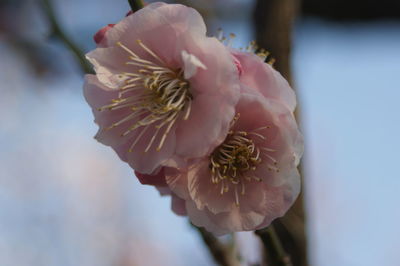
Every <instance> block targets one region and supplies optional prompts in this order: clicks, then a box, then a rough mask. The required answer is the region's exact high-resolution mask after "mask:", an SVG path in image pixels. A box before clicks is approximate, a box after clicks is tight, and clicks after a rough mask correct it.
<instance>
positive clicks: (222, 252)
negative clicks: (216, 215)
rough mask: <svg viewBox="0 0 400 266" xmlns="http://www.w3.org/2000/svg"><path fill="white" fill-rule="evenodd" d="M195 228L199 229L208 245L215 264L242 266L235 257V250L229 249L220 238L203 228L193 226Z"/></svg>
mask: <svg viewBox="0 0 400 266" xmlns="http://www.w3.org/2000/svg"><path fill="white" fill-rule="evenodd" d="M192 226H193V227H194V228H196V229H197V231H198V232H199V234H200V235H201V238H202V239H203V241H204V244H206V246H207V248H208V250H209V251H210V253H211V255H212V256H213V258H214V260H215V262H217V263H218V265H220V266H238V265H240V263H239V261H238V260H237V259H236V258H235V256H234V251H233V249H230V248H228V247H227V246H226V245H224V244H222V243H221V242H220V241H219V240H218V238H216V237H215V236H214V235H213V234H211V233H209V232H207V231H206V230H205V229H204V228H202V227H197V226H195V225H193V224H192Z"/></svg>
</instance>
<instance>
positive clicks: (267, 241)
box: [255, 225, 293, 266]
mask: <svg viewBox="0 0 400 266" xmlns="http://www.w3.org/2000/svg"><path fill="white" fill-rule="evenodd" d="M255 233H256V235H258V236H259V237H260V238H261V241H262V242H263V244H264V246H265V248H266V249H271V248H272V249H273V250H271V252H273V253H274V255H275V256H276V258H277V263H278V265H282V266H293V264H292V261H291V258H290V256H289V255H288V254H287V253H286V251H285V249H284V248H283V245H282V243H281V240H280V239H279V236H278V234H277V233H276V231H275V228H274V227H273V225H270V226H269V227H267V228H265V229H261V230H257V231H255Z"/></svg>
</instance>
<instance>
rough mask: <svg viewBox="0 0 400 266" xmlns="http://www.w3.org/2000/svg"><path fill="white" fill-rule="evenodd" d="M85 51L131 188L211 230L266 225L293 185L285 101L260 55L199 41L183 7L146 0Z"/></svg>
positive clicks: (98, 115)
mask: <svg viewBox="0 0 400 266" xmlns="http://www.w3.org/2000/svg"><path fill="white" fill-rule="evenodd" d="M95 41H96V43H97V48H96V49H95V50H93V51H91V52H90V53H88V54H87V58H88V60H89V61H90V62H91V63H92V64H93V66H94V69H95V72H96V74H95V75H87V76H86V77H85V85H84V94H85V98H86V100H87V101H88V103H89V104H90V106H91V107H92V110H93V114H94V116H95V122H96V123H97V124H98V125H99V131H98V133H97V134H96V136H95V138H96V139H97V140H98V141H99V142H101V143H103V144H105V145H108V146H110V147H112V148H113V149H114V150H115V151H116V153H117V154H118V155H119V157H120V158H121V159H122V160H123V161H125V162H127V163H128V164H129V165H130V166H131V167H132V168H133V169H134V170H135V173H136V176H137V177H138V178H139V180H140V182H141V183H142V184H148V185H153V186H155V187H157V188H158V189H159V191H160V192H161V193H162V194H168V195H170V196H171V198H172V210H173V211H174V212H175V213H177V214H178V215H188V216H189V217H190V219H191V221H192V222H193V223H194V224H195V225H197V226H202V227H205V228H206V229H207V230H209V231H211V232H214V233H216V234H225V233H229V232H233V231H247V230H254V229H258V228H262V227H265V226H267V225H269V224H270V223H271V221H272V220H273V219H275V218H277V217H280V216H282V215H283V214H284V213H285V212H286V211H287V210H288V208H289V207H290V206H291V204H292V203H293V201H294V200H295V199H296V197H297V195H298V193H299V189H300V178H299V173H298V171H297V165H298V163H299V160H300V157H301V154H302V146H303V144H302V137H301V134H300V133H299V131H298V128H297V124H296V121H295V119H294V116H293V111H294V108H295V105H296V99H295V94H294V92H293V90H292V89H291V88H290V87H289V85H288V83H287V82H286V80H285V79H284V78H283V77H282V76H281V75H280V74H279V73H278V72H277V71H275V70H274V69H273V68H272V67H271V66H270V65H269V64H266V63H264V60H263V58H260V57H259V56H258V55H256V54H254V53H252V52H249V51H240V50H236V49H233V48H231V47H227V46H225V45H224V44H223V42H221V40H219V39H217V38H214V37H207V36H206V27H205V24H204V21H203V19H202V17H201V16H200V15H199V13H198V12H197V11H195V10H194V9H191V8H188V7H186V6H183V5H172V4H164V3H153V4H149V5H147V6H146V7H145V8H143V9H141V10H139V11H137V12H135V13H134V14H130V15H129V16H127V17H125V18H124V19H123V20H122V21H120V22H119V23H117V24H115V25H114V24H109V25H108V26H106V27H104V28H103V29H101V30H100V31H99V32H98V33H97V34H96V36H95Z"/></svg>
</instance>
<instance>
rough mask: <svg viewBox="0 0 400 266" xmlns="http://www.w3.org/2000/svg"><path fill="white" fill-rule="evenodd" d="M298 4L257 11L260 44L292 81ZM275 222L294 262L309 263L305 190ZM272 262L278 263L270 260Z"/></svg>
mask: <svg viewBox="0 0 400 266" xmlns="http://www.w3.org/2000/svg"><path fill="white" fill-rule="evenodd" d="M298 7H299V0H257V3H256V7H255V10H254V23H255V29H256V40H257V44H258V45H259V47H261V48H264V49H266V50H267V51H269V52H270V53H271V56H272V57H273V58H275V59H276V62H275V64H274V67H275V68H276V69H277V70H278V71H279V72H281V74H282V75H283V76H284V77H285V78H286V79H287V80H288V81H289V83H291V84H293V82H292V81H293V79H292V71H291V64H290V58H291V46H292V30H293V23H294V20H295V18H296V16H297V12H298ZM273 224H274V226H275V229H276V232H277V235H278V237H279V239H280V240H281V242H282V245H283V248H284V250H285V251H286V252H287V254H288V255H289V256H290V257H291V260H292V263H293V265H294V266H306V265H308V261H307V241H306V240H307V239H306V234H305V215H304V202H303V193H301V195H300V196H299V198H298V199H297V201H296V202H295V204H294V206H293V207H292V208H291V210H290V211H289V212H288V213H287V214H286V216H285V217H283V218H281V219H279V220H277V221H275V222H274V223H273ZM267 240H268V239H267ZM265 243H266V244H267V245H266V246H267V248H268V249H273V245H272V243H270V242H268V241H266V242H265ZM270 257H271V256H270ZM269 265H279V263H277V262H276V261H275V262H274V261H271V260H270V264H269Z"/></svg>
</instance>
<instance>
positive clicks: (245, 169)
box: [209, 116, 279, 206]
mask: <svg viewBox="0 0 400 266" xmlns="http://www.w3.org/2000/svg"><path fill="white" fill-rule="evenodd" d="M237 119H238V116H236V117H235V119H234V121H233V122H232V124H234V123H235V122H236V121H237ZM231 127H232V126H231ZM269 128H270V127H269V126H265V127H261V128H258V129H255V130H253V131H251V132H246V131H230V132H229V133H228V136H227V137H226V139H225V141H224V142H223V143H222V144H221V145H220V146H219V147H217V148H216V149H215V150H214V152H213V153H212V154H211V156H210V165H209V167H210V169H211V182H212V183H214V184H216V185H220V186H221V190H220V193H221V195H223V194H224V193H227V192H229V190H230V188H231V187H233V189H234V193H235V203H236V205H237V206H239V191H240V194H241V195H245V192H246V183H249V182H254V181H257V182H261V181H262V179H261V178H260V177H257V176H255V174H254V171H255V170H256V169H257V166H258V165H260V164H261V163H262V162H263V160H268V162H265V163H267V165H268V169H269V170H270V171H276V172H279V168H277V161H276V160H275V159H274V158H273V157H272V156H271V155H269V154H268V153H271V152H275V150H273V149H269V148H266V147H264V146H263V143H262V142H265V140H266V137H265V136H264V135H263V134H261V133H260V131H262V130H266V129H269ZM256 140H261V143H260V141H256ZM271 162H272V163H271Z"/></svg>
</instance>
